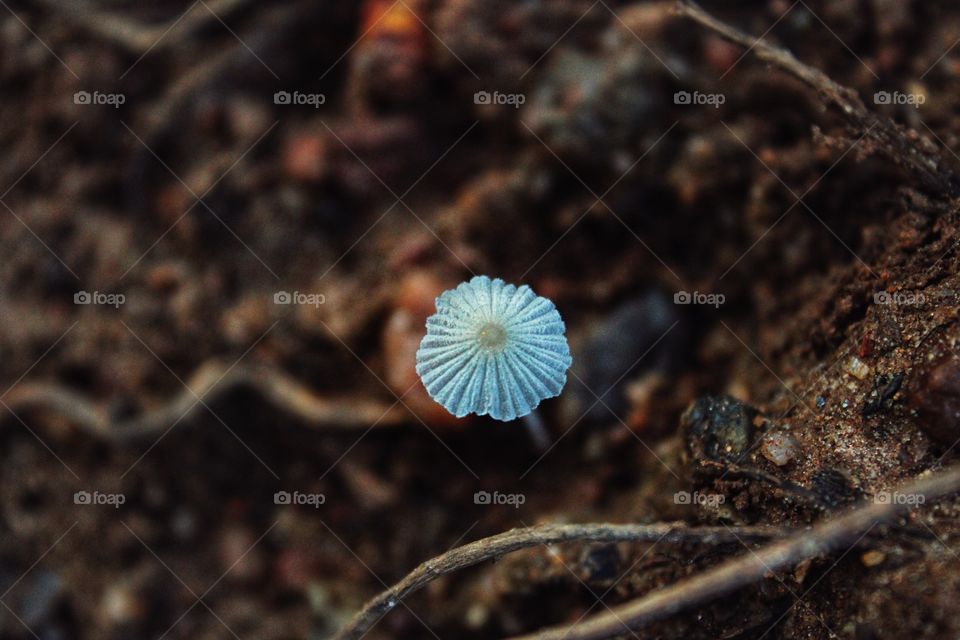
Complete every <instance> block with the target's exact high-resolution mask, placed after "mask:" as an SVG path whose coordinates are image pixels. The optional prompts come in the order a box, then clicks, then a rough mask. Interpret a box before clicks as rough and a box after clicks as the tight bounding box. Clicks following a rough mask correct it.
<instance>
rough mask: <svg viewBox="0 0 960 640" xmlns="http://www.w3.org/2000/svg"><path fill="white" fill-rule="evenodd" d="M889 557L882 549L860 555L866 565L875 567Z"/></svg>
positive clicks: (861, 560)
mask: <svg viewBox="0 0 960 640" xmlns="http://www.w3.org/2000/svg"><path fill="white" fill-rule="evenodd" d="M886 559H887V556H886V554H884V553H883V552H881V551H874V550H871V551H867V552H866V553H864V554H863V555H862V556H860V562H862V563H863V566H865V567H875V566H877V565H878V564H880V563H882V562H883V561H884V560H886Z"/></svg>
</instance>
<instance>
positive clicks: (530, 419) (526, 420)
mask: <svg viewBox="0 0 960 640" xmlns="http://www.w3.org/2000/svg"><path fill="white" fill-rule="evenodd" d="M523 426H524V427H526V429H527V433H528V434H529V435H530V442H532V443H533V448H534V449H536V451H537V453H540V454H543V453H546V452H547V450H548V449H549V448H550V445H551V444H553V442H552V440H551V438H550V432H549V431H547V428H546V427H545V426H544V425H543V418H541V417H540V412H539V411H537V410H536V409H534V410H533V411H531V412H530V413H528V414H527V415H525V416H523Z"/></svg>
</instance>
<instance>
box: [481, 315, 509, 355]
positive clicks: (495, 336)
mask: <svg viewBox="0 0 960 640" xmlns="http://www.w3.org/2000/svg"><path fill="white" fill-rule="evenodd" d="M477 342H479V343H480V346H481V347H482V348H484V349H490V350H499V349H502V348H503V347H504V346H505V345H506V344H507V330H506V329H504V328H503V327H502V326H501V325H499V324H497V323H495V322H487V323H485V324H484V325H482V326H481V327H480V330H479V331H477Z"/></svg>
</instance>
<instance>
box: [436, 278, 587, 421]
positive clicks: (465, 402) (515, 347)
mask: <svg viewBox="0 0 960 640" xmlns="http://www.w3.org/2000/svg"><path fill="white" fill-rule="evenodd" d="M565 328H566V327H565V326H564V324H563V320H562V319H561V318H560V313H559V312H558V311H557V308H556V307H555V306H554V304H553V303H552V302H551V301H550V300H548V299H546V298H541V297H540V296H538V295H536V294H535V293H534V292H533V290H531V289H530V287H528V286H526V285H523V286H520V287H516V286H514V285H512V284H506V283H504V281H503V280H501V279H499V278H496V279H492V280H491V279H490V278H488V277H487V276H476V277H474V278H473V279H471V280H470V281H469V282H464V283H462V284H460V285H459V286H458V287H457V288H456V289H450V290H448V291H444V292H443V293H442V294H441V295H440V296H439V297H438V298H437V312H436V313H435V314H434V315H432V316H430V317H429V318H427V335H426V336H425V337H424V338H423V340H422V341H421V342H420V348H419V349H418V350H417V374H419V376H420V379H421V380H423V384H424V386H425V387H426V388H427V392H428V393H429V394H430V397H431V398H433V399H434V400H436V401H437V402H438V403H440V404H441V405H443V406H444V408H446V409H447V411H449V412H450V413H452V414H453V415H455V416H457V417H458V418H462V417H463V416H465V415H467V414H469V413H476V414H477V415H490V417H492V418H495V419H497V420H504V421H507V420H513V419H515V418H519V417H522V416H525V415H527V414H529V413H530V412H531V411H533V410H534V409H535V408H536V407H537V405H538V404H540V401H541V400H544V399H545V398H552V397H554V396H557V395H559V394H560V391H561V390H562V389H563V385H564V384H565V383H566V380H567V369H568V368H570V365H571V363H572V362H573V359H572V358H571V357H570V347H569V346H568V345H567V339H566V337H565V336H564V329H565Z"/></svg>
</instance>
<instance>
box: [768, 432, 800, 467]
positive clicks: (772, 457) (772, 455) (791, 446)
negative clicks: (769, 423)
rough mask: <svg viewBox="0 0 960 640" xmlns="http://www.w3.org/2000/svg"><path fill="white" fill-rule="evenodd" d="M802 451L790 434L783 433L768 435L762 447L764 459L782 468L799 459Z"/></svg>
mask: <svg viewBox="0 0 960 640" xmlns="http://www.w3.org/2000/svg"><path fill="white" fill-rule="evenodd" d="M799 450H800V444H799V443H798V442H797V441H796V440H795V439H794V438H793V437H792V436H790V435H789V434H786V433H783V432H782V431H774V432H771V433H768V434H767V435H766V436H764V438H763V443H762V444H761V445H760V453H761V454H763V457H764V458H766V459H767V460H769V461H770V462H772V463H773V464H775V465H777V466H778V467H782V466H784V465H785V464H787V463H789V462H790V461H791V460H793V459H794V458H796V457H797V454H798V453H799Z"/></svg>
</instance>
